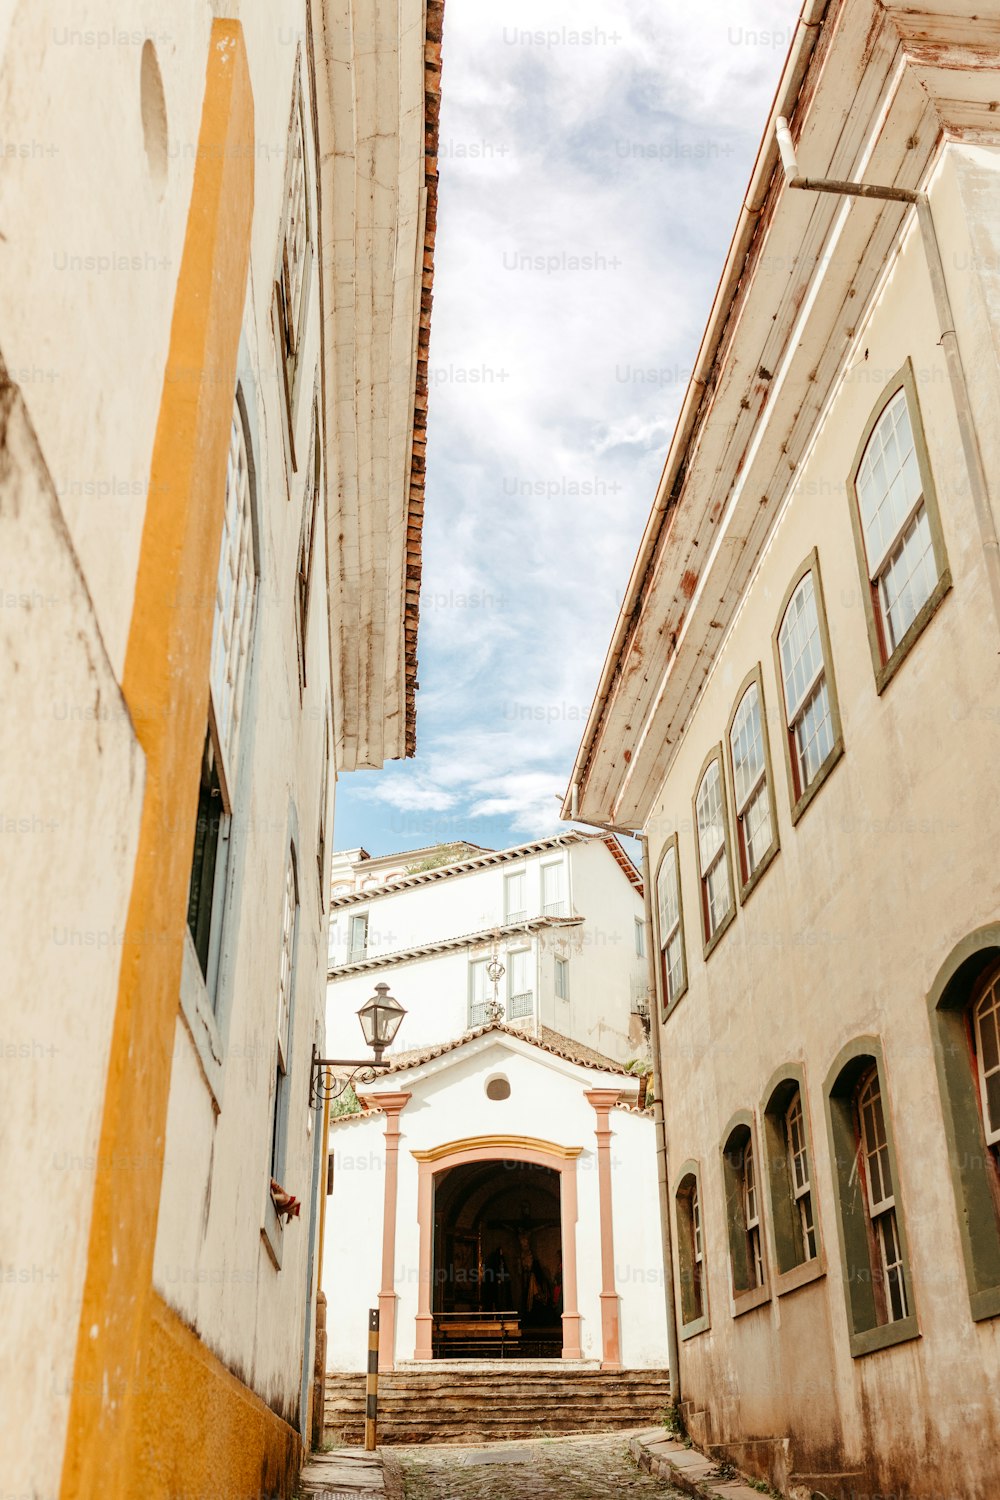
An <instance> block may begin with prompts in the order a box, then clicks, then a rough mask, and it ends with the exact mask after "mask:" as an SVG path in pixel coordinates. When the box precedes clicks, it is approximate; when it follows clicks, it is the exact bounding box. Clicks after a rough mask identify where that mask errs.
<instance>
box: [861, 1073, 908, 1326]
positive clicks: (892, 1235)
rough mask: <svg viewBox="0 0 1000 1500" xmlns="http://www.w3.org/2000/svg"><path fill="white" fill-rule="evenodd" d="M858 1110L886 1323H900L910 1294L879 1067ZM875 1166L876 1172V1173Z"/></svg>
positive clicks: (865, 1081)
mask: <svg viewBox="0 0 1000 1500" xmlns="http://www.w3.org/2000/svg"><path fill="white" fill-rule="evenodd" d="M856 1107H857V1115H858V1125H859V1130H860V1138H859V1141H858V1165H859V1168H860V1169H861V1172H862V1175H863V1177H864V1184H865V1198H866V1203H867V1206H868V1218H869V1222H870V1223H871V1227H872V1236H873V1238H874V1241H875V1247H876V1251H877V1254H878V1257H879V1270H880V1274H881V1277H882V1287H883V1296H884V1302H885V1313H886V1321H887V1322H889V1323H898V1322H902V1320H903V1319H904V1318H906V1317H908V1316H909V1294H908V1288H907V1284H906V1280H907V1278H906V1266H905V1264H904V1261H903V1252H902V1245H901V1242H900V1238H899V1223H898V1220H897V1216H896V1193H895V1185H894V1183H893V1180H892V1162H891V1159H890V1153H889V1132H888V1126H887V1125H886V1120H885V1103H884V1100H883V1098H882V1080H881V1078H880V1076H879V1070H878V1068H877V1067H874V1068H871V1069H870V1070H869V1071H868V1073H867V1074H866V1075H865V1076H864V1077H863V1078H862V1079H861V1081H860V1083H859V1086H858V1091H857V1106H856ZM877 1122H880V1123H881V1140H879V1139H878V1137H877V1135H876V1134H873V1131H874V1129H875V1126H876V1124H877ZM873 1164H874V1166H875V1168H876V1170H873ZM876 1179H877V1180H876ZM893 1286H895V1287H896V1288H897V1289H898V1293H899V1299H898V1301H899V1311H898V1312H897V1311H896V1310H895V1308H894V1306H893V1296H892V1288H893Z"/></svg>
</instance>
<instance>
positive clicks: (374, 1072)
mask: <svg viewBox="0 0 1000 1500" xmlns="http://www.w3.org/2000/svg"><path fill="white" fill-rule="evenodd" d="M405 1015H406V1011H405V1010H404V1009H403V1007H402V1006H401V1005H400V1003H399V1001H398V1000H395V999H394V998H393V997H392V995H390V994H389V986H388V985H387V984H385V983H382V984H377V985H376V986H375V993H374V995H372V997H371V999H370V1000H366V1001H365V1003H364V1005H362V1007H361V1009H360V1010H359V1011H358V1020H359V1021H360V1022H361V1030H362V1033H363V1034H364V1038H365V1041H366V1042H367V1043H368V1045H369V1047H371V1049H372V1051H373V1052H374V1053H375V1056H374V1058H372V1059H371V1061H368V1060H367V1059H366V1060H365V1061H362V1062H359V1061H358V1059H357V1058H356V1057H317V1055H316V1048H315V1047H313V1057H312V1081H311V1085H310V1089H309V1103H310V1105H311V1106H312V1107H313V1108H318V1107H319V1106H320V1105H321V1104H323V1103H324V1102H325V1101H326V1100H329V1099H339V1098H340V1096H341V1094H343V1093H344V1092H345V1091H346V1090H347V1089H348V1088H349V1087H350V1085H351V1084H352V1083H354V1082H355V1080H357V1082H359V1083H371V1082H373V1080H374V1079H375V1078H376V1077H377V1076H378V1074H379V1073H381V1072H384V1071H385V1069H386V1068H388V1067H391V1066H392V1064H391V1063H387V1062H383V1061H382V1053H383V1052H384V1051H385V1049H386V1047H388V1046H391V1044H392V1043H393V1042H394V1041H395V1038H396V1032H397V1031H398V1030H399V1028H400V1024H401V1023H402V1020H403V1017H404V1016H405ZM331 1068H350V1069H351V1070H352V1071H351V1072H350V1073H349V1074H348V1075H347V1077H346V1078H341V1079H337V1078H335V1077H334V1076H333V1074H332V1073H331V1072H330V1071H329V1070H330V1069H331Z"/></svg>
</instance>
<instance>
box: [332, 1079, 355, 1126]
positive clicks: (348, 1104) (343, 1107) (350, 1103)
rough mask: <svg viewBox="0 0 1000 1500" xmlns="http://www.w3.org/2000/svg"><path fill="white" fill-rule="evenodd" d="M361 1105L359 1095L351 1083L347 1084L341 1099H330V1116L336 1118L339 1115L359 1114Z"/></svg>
mask: <svg viewBox="0 0 1000 1500" xmlns="http://www.w3.org/2000/svg"><path fill="white" fill-rule="evenodd" d="M360 1113H361V1105H360V1103H359V1102H358V1096H357V1094H356V1093H355V1092H354V1090H353V1088H352V1087H351V1085H350V1084H348V1085H347V1087H346V1089H345V1090H344V1092H343V1093H342V1094H341V1096H340V1098H339V1099H331V1100H330V1118H331V1119H335V1118H336V1117H337V1116H338V1115H359V1114H360Z"/></svg>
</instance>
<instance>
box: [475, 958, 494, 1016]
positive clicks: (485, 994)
mask: <svg viewBox="0 0 1000 1500" xmlns="http://www.w3.org/2000/svg"><path fill="white" fill-rule="evenodd" d="M489 962H490V960H489V959H488V958H477V959H473V961H472V963H470V964H469V1027H470V1029H471V1028H473V1027H476V1026H485V1025H486V1006H487V1004H488V1002H489V1001H490V1000H492V999H493V982H492V980H491V979H490V976H489V975H488V974H487V972H486V970H487V967H488V965H489Z"/></svg>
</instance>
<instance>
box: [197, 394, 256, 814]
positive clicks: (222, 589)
mask: <svg viewBox="0 0 1000 1500" xmlns="http://www.w3.org/2000/svg"><path fill="white" fill-rule="evenodd" d="M259 583H260V566H259V562H258V556H257V536H256V519H255V514H254V471H253V447H252V443H251V439H250V431H249V424H248V422H247V417H246V412H245V409H244V405H243V400H242V394H241V392H240V391H239V389H237V391H236V393H235V395H234V397H233V413H232V420H231V424H230V430H229V455H228V458H227V461H226V493H225V502H224V510H223V525H222V538H221V541H220V545H219V564H218V567H217V569H216V581H215V604H214V607H213V617H212V652H211V665H210V668H209V696H210V702H211V718H212V727H213V735H214V739H215V745H216V753H217V755H218V757H219V776H220V780H221V782H222V787H223V792H222V795H223V799H224V801H225V804H226V811H227V812H232V809H233V805H234V802H235V797H236V779H237V772H238V761H239V747H240V737H241V734H242V729H243V715H244V710H245V706H246V695H247V683H248V680H249V677H250V664H251V658H252V654H253V641H254V626H255V624H256V619H257V602H258V596H259V592H260V590H259Z"/></svg>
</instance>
